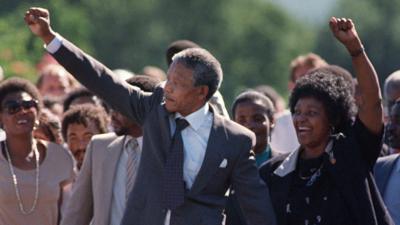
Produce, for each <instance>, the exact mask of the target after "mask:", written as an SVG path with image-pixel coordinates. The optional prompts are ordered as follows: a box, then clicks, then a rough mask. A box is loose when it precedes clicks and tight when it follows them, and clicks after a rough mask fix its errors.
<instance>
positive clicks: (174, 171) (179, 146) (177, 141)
mask: <svg viewBox="0 0 400 225" xmlns="http://www.w3.org/2000/svg"><path fill="white" fill-rule="evenodd" d="M175 122H176V130H175V133H174V136H173V137H172V143H171V146H170V150H169V153H168V155H167V160H166V163H165V167H164V176H163V200H164V206H165V208H167V209H171V210H173V209H175V208H177V207H178V206H180V205H181V204H183V202H184V193H185V188H184V182H183V141H182V134H181V131H182V130H183V129H185V128H186V127H187V126H188V125H189V123H188V122H187V121H186V120H185V119H182V118H178V119H176V120H175Z"/></svg>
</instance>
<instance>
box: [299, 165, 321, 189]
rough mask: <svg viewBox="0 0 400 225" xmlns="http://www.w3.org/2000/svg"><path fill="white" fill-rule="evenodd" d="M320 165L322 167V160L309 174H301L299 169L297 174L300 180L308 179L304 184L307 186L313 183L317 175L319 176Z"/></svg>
mask: <svg viewBox="0 0 400 225" xmlns="http://www.w3.org/2000/svg"><path fill="white" fill-rule="evenodd" d="M322 167H324V163H323V162H322V163H321V166H320V167H319V168H318V169H316V170H315V171H314V172H313V173H312V174H311V175H310V176H303V175H301V174H300V171H299V173H298V176H299V178H300V179H302V180H308V181H307V183H306V186H308V187H309V186H312V185H313V184H314V182H315V181H316V180H317V178H318V177H319V176H321V170H322Z"/></svg>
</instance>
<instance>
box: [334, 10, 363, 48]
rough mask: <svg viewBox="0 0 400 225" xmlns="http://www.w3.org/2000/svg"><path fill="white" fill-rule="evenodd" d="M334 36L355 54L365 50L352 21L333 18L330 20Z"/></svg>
mask: <svg viewBox="0 0 400 225" xmlns="http://www.w3.org/2000/svg"><path fill="white" fill-rule="evenodd" d="M329 26H330V28H331V31H332V34H333V35H334V36H335V37H336V39H337V40H338V41H340V42H341V43H342V44H343V45H344V46H345V47H346V48H347V50H348V51H349V52H350V54H353V53H355V52H357V51H359V50H360V49H362V48H363V46H362V43H361V40H360V38H359V36H358V34H357V31H356V28H355V26H354V23H353V21H352V20H351V19H346V18H341V19H339V18H336V17H332V18H331V19H330V20H329Z"/></svg>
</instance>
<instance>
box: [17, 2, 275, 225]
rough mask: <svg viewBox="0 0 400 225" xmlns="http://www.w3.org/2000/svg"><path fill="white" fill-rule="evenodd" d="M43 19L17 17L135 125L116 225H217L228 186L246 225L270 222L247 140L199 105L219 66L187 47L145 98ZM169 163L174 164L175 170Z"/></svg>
mask: <svg viewBox="0 0 400 225" xmlns="http://www.w3.org/2000/svg"><path fill="white" fill-rule="evenodd" d="M49 20H50V19H49V13H48V11H47V10H45V9H41V8H31V9H29V10H28V11H27V12H26V15H25V21H26V23H27V24H28V25H29V28H30V29H31V31H32V32H33V33H34V34H35V35H37V36H39V37H40V38H41V39H42V40H43V41H44V42H45V43H46V45H47V47H46V48H47V50H48V51H49V52H50V53H51V54H52V55H53V56H54V57H55V58H56V59H57V61H59V63H60V64H61V65H63V66H64V67H65V68H66V69H67V70H68V71H69V72H70V73H71V74H73V75H74V76H75V78H76V79H77V80H79V81H80V82H81V83H82V84H84V85H85V86H86V87H87V88H88V89H89V90H91V91H92V92H93V93H95V94H96V95H98V96H100V97H101V98H103V99H105V100H106V101H107V102H108V103H109V104H110V105H111V106H112V107H113V108H115V109H117V110H118V111H120V112H122V113H123V114H125V115H126V116H128V117H129V118H132V119H134V120H135V121H136V122H138V123H139V124H140V125H141V126H142V127H143V130H144V135H143V150H142V157H141V163H140V166H139V171H138V175H137V179H136V184H135V187H134V189H133V190H132V192H131V194H130V197H129V200H128V203H127V208H126V211H125V214H124V218H123V220H122V224H123V225H131V224H132V225H133V224H135V225H165V224H170V225H201V224H203V225H221V224H222V221H223V214H222V213H223V209H224V205H225V200H226V199H225V193H226V192H227V190H228V189H229V188H230V187H232V188H234V189H235V191H236V194H237V197H238V200H239V202H240V204H241V207H242V209H243V212H244V215H245V216H246V218H247V220H248V223H249V224H254V225H255V224H257V225H264V224H265V225H267V224H276V222H275V216H274V213H273V208H272V205H271V200H270V197H269V194H268V189H267V187H266V185H265V184H264V183H263V182H262V181H261V180H260V178H259V175H258V171H257V167H256V165H255V161H254V157H252V156H251V152H250V150H251V148H252V147H253V145H254V140H255V137H254V134H252V133H251V132H250V131H249V130H247V129H245V128H244V127H242V126H240V125H238V124H237V123H235V122H232V121H230V120H227V119H225V118H223V117H221V116H219V115H218V114H216V113H214V110H213V109H212V107H210V106H209V104H208V103H207V102H208V100H209V99H210V97H211V96H212V95H213V94H214V93H215V91H216V90H217V89H218V88H219V86H220V84H221V81H222V69H221V66H220V64H219V62H218V61H217V60H216V59H215V58H214V57H213V56H212V55H211V54H210V53H209V52H207V51H206V50H204V49H199V48H194V49H187V50H185V51H182V52H180V53H178V54H177V55H175V56H174V58H173V62H172V65H171V66H170V68H169V70H168V79H167V82H166V84H165V87H164V88H161V87H160V88H157V89H156V90H155V91H154V92H153V93H152V94H149V93H145V92H143V91H140V90H139V89H137V88H134V87H130V86H128V85H126V84H125V83H124V82H122V81H121V80H119V79H118V78H117V77H116V76H115V75H114V74H113V72H112V71H111V70H109V69H108V68H107V67H105V66H104V65H102V64H101V63H99V62H97V61H96V60H95V59H93V58H91V57H90V56H88V55H87V54H85V53H84V52H83V51H82V50H80V49H79V48H77V47H76V46H74V45H73V44H71V43H70V42H68V41H67V40H65V39H63V38H62V37H61V36H59V35H57V34H56V33H55V32H54V31H53V30H52V29H51V27H50V21H49ZM179 121H181V122H182V121H186V122H184V123H186V125H188V126H187V127H186V128H184V127H183V126H182V127H181V122H179ZM175 128H179V129H177V130H176V131H175ZM174 133H176V136H175V135H174V138H173V139H172V138H171V137H172V136H173V134H174ZM172 143H173V145H172ZM178 143H180V144H178ZM171 146H172V148H170V147H171ZM177 146H179V147H177ZM182 147H183V149H182V150H181V151H182V152H181V153H179V154H178V152H179V151H178V149H179V148H182ZM180 154H182V155H183V156H182V155H180ZM172 156H174V157H176V158H175V161H174V160H173V159H171V157H172ZM181 156H182V158H181ZM171 162H172V163H171ZM177 165H182V167H181V170H180V171H179V170H177V168H176V167H174V166H177ZM170 168H171V169H170ZM171 172H175V173H174V174H172V173H171ZM170 173H171V174H170ZM167 175H168V176H167ZM178 177H181V178H182V179H181V180H179V179H177V178H178ZM179 182H180V184H178V183H179ZM171 186H175V187H176V188H177V189H176V190H175V189H171V188H170V187H171ZM181 188H182V191H181V192H179V190H181ZM166 190H169V191H168V192H167V191H166ZM171 199H172V200H171ZM172 202H173V203H172Z"/></svg>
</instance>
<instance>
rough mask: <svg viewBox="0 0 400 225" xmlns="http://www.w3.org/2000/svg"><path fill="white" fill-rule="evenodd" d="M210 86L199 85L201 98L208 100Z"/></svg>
mask: <svg viewBox="0 0 400 225" xmlns="http://www.w3.org/2000/svg"><path fill="white" fill-rule="evenodd" d="M208 91H209V89H208V86H207V85H201V86H199V98H201V99H203V100H204V101H206V99H207V95H208Z"/></svg>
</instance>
